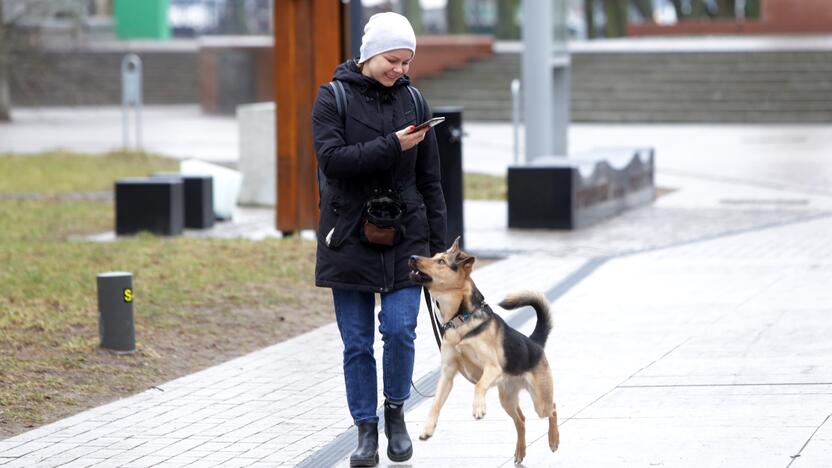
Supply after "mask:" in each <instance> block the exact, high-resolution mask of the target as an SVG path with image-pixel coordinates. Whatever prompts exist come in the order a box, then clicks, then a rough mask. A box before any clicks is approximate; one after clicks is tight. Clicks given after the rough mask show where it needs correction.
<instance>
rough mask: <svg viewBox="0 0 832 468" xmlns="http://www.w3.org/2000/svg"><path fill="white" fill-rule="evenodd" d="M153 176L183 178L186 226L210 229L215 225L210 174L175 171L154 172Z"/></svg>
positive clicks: (212, 187) (212, 185)
mask: <svg viewBox="0 0 832 468" xmlns="http://www.w3.org/2000/svg"><path fill="white" fill-rule="evenodd" d="M153 178H156V179H158V178H162V179H165V178H168V179H174V180H181V181H182V183H183V184H184V188H183V196H184V200H183V201H182V203H183V205H182V206H183V207H184V210H185V227H186V228H188V229H208V228H211V227H213V226H214V184H213V177H211V176H209V175H186V174H175V173H162V174H154V175H153Z"/></svg>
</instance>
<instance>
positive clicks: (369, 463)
mask: <svg viewBox="0 0 832 468" xmlns="http://www.w3.org/2000/svg"><path fill="white" fill-rule="evenodd" d="M377 465H378V453H376V455H375V456H374V457H373V459H372V460H369V459H365V460H354V459H352V458H350V466H377Z"/></svg>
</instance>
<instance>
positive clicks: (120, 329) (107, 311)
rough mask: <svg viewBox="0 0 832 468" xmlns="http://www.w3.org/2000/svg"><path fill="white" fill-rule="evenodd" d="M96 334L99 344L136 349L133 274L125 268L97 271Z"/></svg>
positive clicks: (123, 349)
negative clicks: (124, 269) (98, 272)
mask: <svg viewBox="0 0 832 468" xmlns="http://www.w3.org/2000/svg"><path fill="white" fill-rule="evenodd" d="M97 282H98V336H99V338H100V339H101V347H102V348H107V349H112V350H114V351H119V352H126V353H132V352H133V351H135V350H136V329H135V325H134V322H133V275H132V274H130V273H128V272H126V271H111V272H107V273H100V274H99V275H98V278H97Z"/></svg>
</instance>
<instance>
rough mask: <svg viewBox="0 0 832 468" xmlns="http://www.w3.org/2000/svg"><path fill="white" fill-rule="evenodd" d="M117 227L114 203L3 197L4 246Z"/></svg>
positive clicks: (0, 239)
mask: <svg viewBox="0 0 832 468" xmlns="http://www.w3.org/2000/svg"><path fill="white" fill-rule="evenodd" d="M0 160H2V157H0ZM114 227H115V210H114V208H113V203H112V202H98V201H79V202H66V201H60V200H43V201H33V200H0V245H2V244H5V243H8V242H40V241H47V240H52V241H63V240H65V239H67V238H69V237H71V236H80V235H84V234H94V233H100V232H104V231H112V230H113V229H114Z"/></svg>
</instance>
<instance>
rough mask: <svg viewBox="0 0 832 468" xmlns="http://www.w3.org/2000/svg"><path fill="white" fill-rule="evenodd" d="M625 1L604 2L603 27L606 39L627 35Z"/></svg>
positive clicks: (626, 5)
mask: <svg viewBox="0 0 832 468" xmlns="http://www.w3.org/2000/svg"><path fill="white" fill-rule="evenodd" d="M628 3H629V2H628V1H627V0H604V15H605V16H606V17H607V23H606V24H605V25H604V35H605V36H606V37H623V36H626V35H627V20H628V17H627V7H628Z"/></svg>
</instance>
